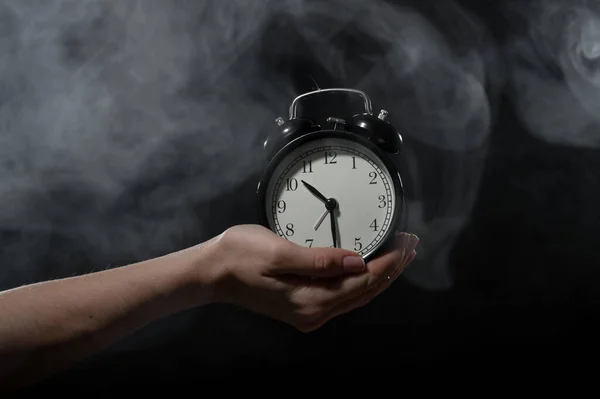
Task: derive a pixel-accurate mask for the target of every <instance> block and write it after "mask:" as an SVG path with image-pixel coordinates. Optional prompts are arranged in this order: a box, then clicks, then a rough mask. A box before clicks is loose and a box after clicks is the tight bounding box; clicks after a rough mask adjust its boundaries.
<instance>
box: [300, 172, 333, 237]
mask: <svg viewBox="0 0 600 399" xmlns="http://www.w3.org/2000/svg"><path fill="white" fill-rule="evenodd" d="M301 182H302V184H304V187H306V188H307V189H308V191H310V192H311V193H312V194H314V196H315V197H317V198H318V199H320V200H321V201H323V202H324V203H325V212H323V215H321V218H320V219H319V221H318V222H317V224H316V225H315V231H316V230H317V229H318V228H319V226H321V223H323V220H325V216H327V214H328V213H329V218H330V220H331V236H332V238H333V247H334V248H337V225H336V223H335V210H336V208H337V207H338V202H337V201H336V200H335V198H327V197H325V196H324V195H323V194H321V193H320V192H319V190H317V189H316V188H314V187H313V186H311V185H310V184H308V183H307V182H305V181H304V180H301Z"/></svg>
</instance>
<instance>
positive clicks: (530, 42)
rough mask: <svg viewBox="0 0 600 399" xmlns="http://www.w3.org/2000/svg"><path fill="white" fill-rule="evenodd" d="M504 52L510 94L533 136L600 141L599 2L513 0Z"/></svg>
mask: <svg viewBox="0 0 600 399" xmlns="http://www.w3.org/2000/svg"><path fill="white" fill-rule="evenodd" d="M507 15H508V17H509V20H510V21H512V22H513V24H514V29H513V35H512V37H511V38H510V40H508V42H507V48H506V54H507V58H508V59H509V60H510V65H511V73H510V74H511V85H510V87H511V91H512V98H513V100H514V102H515V104H516V105H517V108H518V109H519V110H520V114H521V118H522V119H523V121H524V122H525V123H526V125H527V126H528V127H529V129H530V132H531V134H533V135H534V136H536V137H537V138H539V139H541V140H544V141H548V142H551V143H555V144H562V145H567V146H577V147H588V148H599V147H600V124H599V123H600V119H599V118H600V116H599V114H598V106H599V105H600V3H599V2H598V1H589V0H573V1H560V0H546V1H532V2H529V4H528V5H527V6H525V5H523V4H522V3H518V2H515V3H513V4H512V5H511V6H510V7H507Z"/></svg>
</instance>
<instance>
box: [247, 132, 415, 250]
mask: <svg viewBox="0 0 600 399" xmlns="http://www.w3.org/2000/svg"><path fill="white" fill-rule="evenodd" d="M328 138H338V139H345V140H348V141H352V142H355V143H358V144H360V145H362V146H364V147H365V148H367V149H369V150H371V151H372V152H373V153H374V154H375V155H376V156H378V157H379V158H380V159H381V162H383V165H384V166H385V167H386V168H387V170H388V172H389V175H390V176H391V179H392V184H393V185H394V194H395V206H394V215H393V216H392V220H391V221H390V229H389V230H388V232H387V233H386V236H385V237H384V238H383V239H382V240H381V243H380V244H379V245H378V246H377V247H376V248H375V249H374V250H373V251H372V252H371V253H369V254H368V255H366V256H364V257H363V259H364V260H365V262H368V261H369V260H371V259H374V258H376V257H377V256H379V255H380V254H382V253H383V252H385V251H386V250H388V249H390V246H391V245H392V244H393V243H394V239H395V236H396V233H397V232H399V231H402V230H403V229H404V228H405V227H406V221H407V216H408V212H407V204H406V195H405V193H404V186H403V183H402V177H401V176H400V173H399V172H398V169H397V168H396V166H395V165H394V163H393V162H392V160H391V159H390V158H389V156H388V155H387V154H386V152H385V151H383V150H382V149H381V148H379V147H378V146H377V145H375V144H373V142H371V141H370V140H369V139H367V138H364V137H362V136H360V135H358V134H356V133H352V132H348V131H344V130H319V131H315V132H310V133H306V134H304V135H302V136H300V137H297V138H295V139H293V140H291V141H290V142H288V143H287V144H285V145H284V146H283V147H282V148H281V149H280V150H279V151H278V152H277V153H276V154H275V155H274V156H273V158H272V159H271V160H270V161H269V163H268V165H267V167H266V169H265V171H264V172H263V174H262V176H261V178H260V180H259V183H258V187H257V190H256V194H257V196H258V205H259V206H258V219H259V223H260V224H261V225H262V226H264V227H266V228H268V229H269V230H271V231H273V228H272V227H271V226H270V225H269V220H268V217H267V212H269V211H270V210H269V209H267V207H266V206H265V204H266V196H267V187H268V184H269V181H270V180H271V178H272V176H273V173H274V172H275V169H276V168H277V166H279V164H280V163H281V161H282V160H283V159H284V158H285V157H286V156H287V155H288V154H289V153H290V152H292V151H294V150H295V149H296V148H298V147H300V146H302V145H304V144H306V143H308V142H310V141H313V140H320V139H328ZM284 238H285V237H284ZM286 239H287V238H286Z"/></svg>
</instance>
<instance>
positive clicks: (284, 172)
mask: <svg viewBox="0 0 600 399" xmlns="http://www.w3.org/2000/svg"><path fill="white" fill-rule="evenodd" d="M331 93H343V94H351V95H358V96H361V97H362V99H363V101H364V108H365V109H364V112H362V113H358V114H355V115H354V116H353V117H352V118H351V119H350V120H349V121H346V120H344V119H341V118H337V117H329V118H327V120H326V123H327V125H328V126H326V127H323V126H321V125H319V124H317V123H316V122H315V121H314V120H311V119H310V118H307V117H301V116H298V115H297V108H298V104H299V102H300V101H301V100H304V99H306V98H307V97H311V96H315V95H320V94H331ZM387 115H388V113H387V111H385V110H381V112H380V113H379V114H378V116H375V115H374V114H373V112H372V105H371V100H370V98H369V97H368V96H367V95H366V93H364V92H362V91H360V90H355V89H345V88H331V89H319V90H316V91H312V92H309V93H305V94H302V95H300V96H298V97H297V98H295V99H294V101H293V102H292V104H291V105H290V108H289V120H288V121H284V120H283V118H281V117H280V118H277V119H276V122H277V124H278V127H279V131H276V132H274V133H273V134H271V135H270V136H269V137H268V138H267V140H266V141H265V143H264V150H265V152H266V156H267V161H268V164H267V167H266V170H265V171H264V173H263V175H262V177H261V179H260V182H259V184H258V189H257V194H258V202H259V219H260V222H261V223H262V224H263V225H264V226H266V227H268V228H269V229H271V230H272V231H273V232H275V233H276V234H278V235H279V236H281V237H283V238H285V239H287V240H290V241H292V242H294V243H296V244H299V245H303V246H307V247H326V246H327V247H336V248H344V249H349V250H352V251H355V252H357V253H358V254H359V255H361V256H362V257H363V258H364V259H365V261H368V260H369V259H371V258H373V257H376V256H377V254H378V253H380V252H381V251H382V250H384V249H385V248H386V247H387V246H388V245H389V244H390V243H391V242H392V241H393V238H394V236H395V233H396V232H397V231H398V230H399V229H401V228H403V227H404V224H405V223H406V215H407V209H406V200H405V195H404V187H403V183H402V178H401V175H400V173H399V171H398V169H397V168H396V166H395V165H394V163H393V161H392V159H391V156H393V155H394V154H398V153H399V152H400V150H401V147H402V137H401V136H400V134H399V133H398V132H397V131H396V130H395V129H394V127H393V126H392V125H391V124H390V123H389V122H388V121H387V120H386V119H387Z"/></svg>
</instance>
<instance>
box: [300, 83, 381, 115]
mask: <svg viewBox="0 0 600 399" xmlns="http://www.w3.org/2000/svg"><path fill="white" fill-rule="evenodd" d="M332 93H352V94H358V95H359V96H361V97H362V98H363V101H364V104H365V112H366V113H367V114H369V115H372V114H373V106H372V105H371V99H370V98H369V96H367V93H365V92H364V91H360V90H356V89H345V88H331V89H318V90H315V91H310V92H308V93H304V94H301V95H299V96H298V97H296V98H295V99H294V101H292V105H290V120H292V119H295V118H296V114H297V110H298V103H299V102H300V100H304V99H305V98H307V97H311V96H314V95H319V94H332Z"/></svg>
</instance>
